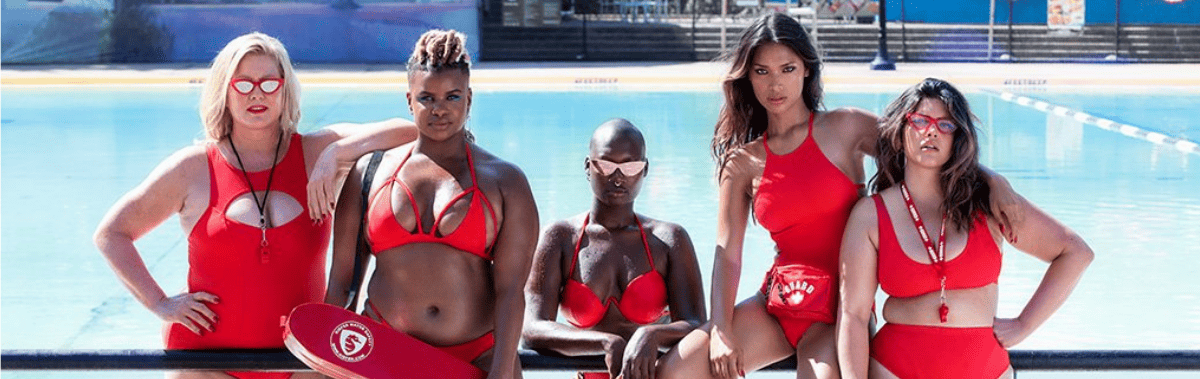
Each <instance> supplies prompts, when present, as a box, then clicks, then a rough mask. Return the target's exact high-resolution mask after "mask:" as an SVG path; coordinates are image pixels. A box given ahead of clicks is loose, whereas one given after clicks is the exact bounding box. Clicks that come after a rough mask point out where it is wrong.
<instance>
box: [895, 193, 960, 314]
mask: <svg viewBox="0 0 1200 379" xmlns="http://www.w3.org/2000/svg"><path fill="white" fill-rule="evenodd" d="M900 194H901V195H904V204H905V205H907V206H908V215H909V216H912V220H913V224H916V226H917V234H920V235H921V242H922V243H924V244H925V253H926V254H928V255H929V262H930V265H932V266H933V269H934V270H935V271H937V274H938V276H939V277H940V279H941V283H942V290H941V295H940V297H941V303H942V305H941V306H940V307H938V319H940V320H941V321H942V323H945V322H946V319H947V317H948V316H949V315H950V307H949V306H948V305H946V213H942V230H941V232H940V233H938V244H937V249H936V250H935V249H934V248H933V242H931V241H929V232H927V231H926V230H925V223H924V222H921V214H920V213H917V206H916V204H913V200H912V195H910V194H909V193H908V185H906V184H904V182H900Z"/></svg>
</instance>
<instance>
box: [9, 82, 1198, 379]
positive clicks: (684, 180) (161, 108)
mask: <svg viewBox="0 0 1200 379" xmlns="http://www.w3.org/2000/svg"><path fill="white" fill-rule="evenodd" d="M3 90H4V98H3V100H4V101H3V103H2V109H0V118H2V124H0V132H2V133H0V135H3V137H4V138H3V139H2V140H0V163H2V166H0V183H4V184H5V186H4V187H3V190H2V192H0V199H2V203H0V241H2V243H0V270H2V272H0V278H2V279H0V288H2V289H3V290H2V292H0V309H3V317H2V318H0V345H2V348H3V349H153V348H161V339H160V323H159V321H158V320H157V318H155V317H154V316H153V315H152V314H151V313H150V312H149V311H147V310H146V309H145V308H144V307H142V306H141V304H139V303H138V302H137V301H136V300H133V299H132V298H131V296H130V295H129V293H128V291H127V290H126V289H125V288H124V287H123V286H122V285H121V284H120V282H119V281H118V280H117V279H116V277H115V275H113V274H112V271H111V270H110V269H109V267H108V266H107V264H106V263H105V261H104V260H103V258H102V257H101V255H100V254H99V252H98V251H97V250H96V248H95V247H94V246H93V244H92V241H91V237H92V233H93V232H94V230H95V227H96V225H97V223H98V222H99V221H100V218H101V217H102V216H103V215H104V213H105V212H106V210H107V209H108V207H109V206H111V205H112V204H113V202H114V201H116V199H117V198H118V197H120V196H121V195H122V194H123V193H125V192H126V191H128V190H130V189H131V188H133V187H134V186H136V185H137V184H138V183H139V182H141V180H143V179H144V178H145V177H146V175H147V174H148V173H149V172H150V171H151V170H152V169H153V168H154V167H155V166H156V165H157V164H158V163H159V162H161V161H162V160H163V159H164V158H166V157H167V156H168V155H170V154H171V153H172V152H174V151H176V150H177V149H179V148H181V147H183V146H185V145H187V144H189V143H192V142H193V141H195V140H198V139H199V138H200V137H201V132H200V125H199V122H198V117H197V115H196V108H197V105H196V101H197V99H198V98H199V92H200V89H199V87H170V88H149V87H147V88H118V87H6V88H4V89H3ZM898 92H899V91H898V90H887V91H879V92H875V93H850V92H831V93H828V94H827V96H826V99H825V104H826V105H827V106H829V107H840V106H855V107H860V108H864V109H866V110H869V111H872V112H875V113H877V114H878V113H879V112H881V111H882V109H883V107H885V106H886V105H887V103H888V102H889V101H890V100H891V99H892V98H893V97H894V96H895V95H896V94H897V93H898ZM1032 96H1036V97H1039V98H1041V99H1044V100H1047V101H1049V102H1052V103H1056V104H1060V105H1064V106H1067V107H1070V108H1073V109H1078V110H1081V111H1086V112H1089V113H1090V114H1094V115H1098V116H1103V117H1108V118H1112V119H1114V120H1118V121H1120V122H1123V123H1128V124H1131V125H1136V126H1139V127H1144V128H1146V129H1148V130H1155V131H1159V132H1162V133H1164V134H1168V135H1170V136H1173V137H1177V138H1185V139H1191V140H1193V141H1195V140H1197V139H1198V137H1200V136H1197V134H1198V131H1200V121H1197V120H1196V119H1195V117H1188V115H1189V114H1194V113H1195V110H1196V109H1200V94H1196V93H1181V94H1166V95H1163V94H1157V95H1151V94H1143V93H1128V94H1126V93H1097V94H1079V93H1066V92H1063V93H1056V92H1049V93H1037V94H1035V95H1032ZM968 97H969V99H970V101H971V105H972V107H973V110H974V112H975V114H976V115H978V116H979V117H980V119H981V128H982V130H983V132H982V134H983V140H982V141H981V145H982V154H981V159H982V161H983V163H984V164H985V165H987V166H988V167H990V168H992V169H993V170H995V171H997V172H999V173H1000V174H1003V175H1004V176H1005V177H1006V178H1008V180H1009V181H1010V183H1011V184H1012V186H1013V187H1014V188H1015V189H1016V190H1017V191H1018V192H1020V193H1021V194H1022V195H1024V196H1025V197H1027V198H1028V199H1030V200H1031V201H1033V202H1034V203H1035V204H1037V205H1038V206H1039V207H1041V208H1042V209H1044V210H1046V211H1047V212H1049V213H1050V214H1051V215H1053V216H1054V217H1055V218H1057V219H1058V220H1060V221H1061V222H1063V223H1064V224H1066V225H1068V226H1069V227H1071V228H1072V229H1074V230H1075V231H1076V232H1078V233H1079V234H1080V235H1081V236H1082V237H1083V238H1084V239H1085V240H1086V241H1087V242H1088V244H1089V245H1090V246H1091V247H1092V249H1093V250H1094V251H1095V253H1096V259H1095V262H1094V263H1093V264H1092V266H1091V267H1090V268H1089V270H1088V272H1087V273H1086V274H1085V276H1084V278H1083V280H1082V281H1081V282H1080V283H1079V285H1078V287H1077V288H1076V290H1075V292H1074V293H1073V294H1072V296H1071V298H1070V299H1069V300H1068V301H1067V303H1066V304H1065V305H1064V306H1063V307H1062V308H1061V309H1060V310H1059V311H1058V312H1057V313H1056V314H1055V316H1054V317H1052V318H1051V319H1050V320H1049V321H1048V322H1047V323H1046V324H1045V325H1043V326H1042V327H1041V329H1039V330H1038V331H1037V332H1035V333H1034V334H1033V335H1032V336H1031V337H1029V338H1028V339H1027V340H1025V341H1024V342H1023V343H1022V344H1021V345H1018V346H1017V348H1018V349H1071V350H1074V349H1196V348H1200V279H1197V276H1196V274H1195V273H1196V272H1197V269H1200V260H1197V259H1196V257H1197V256H1200V244H1197V243H1196V242H1195V241H1198V240H1200V168H1198V167H1194V165H1195V163H1193V162H1195V161H1197V160H1198V159H1200V156H1197V155H1195V154H1187V153H1183V152H1180V151H1178V150H1175V149H1173V148H1171V147H1169V146H1163V145H1155V144H1154V143H1151V142H1147V141H1145V140H1138V139H1133V138H1130V137H1126V136H1124V135H1121V134H1119V133H1114V132H1110V131H1106V130H1102V129H1100V128H1097V127H1094V126H1090V125H1085V124H1081V123H1079V122H1077V121H1075V120H1073V119H1066V118H1063V117H1059V116H1055V115H1053V114H1047V113H1044V112H1040V111H1037V110H1034V109H1031V108H1027V107H1022V106H1019V105H1017V104H1014V103H1010V102H1006V101H1003V100H1001V99H999V98H998V97H997V96H996V95H993V94H991V93H989V92H983V91H968ZM720 103H721V98H720V94H719V93H718V92H717V91H685V92H632V91H604V92H599V91H567V92H498V91H482V90H481V91H476V92H475V99H474V102H473V109H472V110H471V118H470V120H469V122H468V127H469V128H471V130H472V131H473V132H474V133H475V135H476V136H477V141H478V144H479V145H481V146H482V147H483V148H485V149H487V150H489V151H490V152H492V153H494V154H496V155H498V156H500V157H503V158H505V159H507V160H509V161H511V162H513V163H516V164H517V165H518V166H520V167H521V168H522V169H523V170H524V172H525V173H526V175H527V176H528V177H529V181H530V185H531V187H532V189H533V191H534V196H535V198H536V200H537V203H538V210H539V213H540V216H541V223H542V224H543V225H545V224H548V223H549V222H551V221H553V220H556V219H561V218H565V217H568V216H571V215H574V214H578V213H580V212H583V211H585V210H587V209H588V207H589V204H590V198H591V192H590V189H589V187H588V185H587V182H586V180H585V178H584V172H583V157H584V156H585V154H586V151H587V150H586V149H587V142H588V138H589V137H590V135H591V132H592V130H593V129H594V128H595V127H596V126H597V125H599V124H600V123H601V122H603V121H605V120H606V119H609V118H612V117H623V118H627V119H629V120H631V121H632V122H633V123H634V124H635V125H637V126H638V127H640V128H641V129H642V131H643V133H644V134H645V137H646V140H647V145H648V157H649V161H650V166H649V176H648V177H647V179H646V182H645V183H644V185H643V189H642V193H641V195H640V197H639V201H638V203H637V206H636V209H637V211H638V212H639V213H642V214H646V215H649V216H651V217H655V218H660V219H664V220H669V221H673V222H676V223H679V224H681V225H683V226H684V227H685V228H686V229H687V230H688V231H689V233H690V235H691V237H692V239H693V242H694V244H695V246H696V252H697V254H698V256H699V261H700V266H701V272H702V274H703V276H704V282H705V283H706V284H705V290H706V293H707V291H708V290H709V288H708V283H710V280H709V275H710V274H711V270H712V260H713V253H712V252H713V250H714V249H713V247H714V235H715V228H716V223H715V219H716V199H717V195H716V187H715V181H714V180H713V173H714V166H713V163H712V159H711V158H710V156H709V149H708V146H709V141H710V138H711V133H712V125H713V122H714V120H715V119H716V116H717V112H718V108H719V106H720ZM303 106H304V108H303V112H304V117H303V119H302V121H301V125H300V129H301V130H302V131H311V130H314V129H315V128H318V127H319V126H320V125H326V124H329V123H333V122H342V121H350V122H365V121H372V120H379V119H383V118H388V117H395V116H405V117H408V114H407V107H406V106H405V105H404V96H403V94H402V93H401V92H399V90H398V89H381V88H343V87H308V88H306V89H305V93H304V99H303ZM867 165H868V166H871V165H873V163H871V162H870V161H868V162H867ZM873 171H874V170H873V168H871V169H869V172H873ZM178 225H179V224H178V220H177V219H176V218H172V219H169V220H168V221H167V222H165V223H164V225H162V226H160V227H159V228H157V229H155V230H154V231H152V232H151V233H149V234H148V235H146V236H144V237H143V238H142V239H140V240H139V241H138V242H137V246H138V248H139V249H140V251H141V254H142V257H143V259H144V260H145V261H146V263H147V265H148V266H149V267H150V270H151V272H152V273H153V274H154V275H155V277H156V278H157V279H158V280H159V281H160V283H161V284H162V286H163V288H164V289H166V290H167V292H169V293H170V292H173V291H179V290H182V289H183V288H184V283H185V276H186V270H187V267H186V264H187V263H186V262H187V261H186V246H187V245H186V243H185V240H184V238H185V236H184V233H183V231H182V230H181V228H180V227H179V226H178ZM773 251H774V250H773V245H772V243H771V241H770V239H769V236H768V235H767V233H766V232H765V231H763V230H762V228H761V227H760V226H757V225H754V224H751V226H750V233H749V234H748V236H747V244H746V256H745V262H744V265H743V266H744V267H743V275H742V278H743V279H742V283H741V285H740V286H739V288H738V293H739V298H744V297H746V296H749V295H750V294H752V293H753V292H754V291H755V290H756V289H757V288H758V284H759V281H760V280H761V278H762V275H763V273H764V272H765V271H766V269H767V267H768V266H769V265H770V261H771V257H772V255H773ZM1004 251H1005V260H1004V269H1003V271H1002V274H1001V278H1000V289H1001V290H1000V308H999V313H1000V317H1013V316H1015V315H1016V314H1017V313H1018V312H1020V310H1021V308H1022V307H1023V306H1024V304H1025V302H1026V301H1027V300H1028V298H1029V296H1030V294H1032V292H1033V291H1034V289H1035V288H1036V286H1037V285H1038V282H1039V280H1040V278H1041V275H1042V273H1043V272H1044V270H1045V268H1046V264H1045V263H1043V262H1041V261H1039V260H1037V259H1034V258H1032V257H1031V256H1029V255H1025V254H1022V253H1020V252H1019V251H1016V250H1014V249H1012V248H1011V246H1005V248H1004ZM881 299H882V297H881ZM9 374H13V373H9ZM20 374H21V376H26V377H29V376H27V375H34V376H33V377H40V375H49V374H46V373H37V374H36V375H35V374H34V373H20Z"/></svg>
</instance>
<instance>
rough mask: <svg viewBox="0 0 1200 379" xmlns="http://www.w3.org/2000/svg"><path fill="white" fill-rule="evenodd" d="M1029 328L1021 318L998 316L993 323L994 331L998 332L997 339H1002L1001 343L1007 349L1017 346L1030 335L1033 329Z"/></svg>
mask: <svg viewBox="0 0 1200 379" xmlns="http://www.w3.org/2000/svg"><path fill="white" fill-rule="evenodd" d="M1026 329H1028V328H1027V327H1026V325H1025V323H1024V322H1022V321H1021V319H1020V318H997V319H996V321H995V322H993V323H992V333H995V334H996V340H997V341H1000V345H1002V346H1004V348H1005V349H1008V348H1011V347H1013V346H1016V344H1018V343H1021V341H1024V340H1025V337H1029V334H1030V332H1032V331H1031V330H1026Z"/></svg>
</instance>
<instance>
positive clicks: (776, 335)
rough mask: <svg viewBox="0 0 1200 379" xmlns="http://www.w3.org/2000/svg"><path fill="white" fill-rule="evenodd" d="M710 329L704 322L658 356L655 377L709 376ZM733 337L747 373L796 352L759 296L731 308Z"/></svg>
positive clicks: (710, 375) (710, 325) (710, 326)
mask: <svg viewBox="0 0 1200 379" xmlns="http://www.w3.org/2000/svg"><path fill="white" fill-rule="evenodd" d="M710 330H712V324H711V323H709V324H705V325H704V326H703V327H701V328H699V329H696V330H695V331H693V332H691V333H690V334H688V335H687V337H684V338H683V339H682V340H680V341H679V344H677V345H675V347H674V348H672V349H671V351H669V352H667V354H666V355H664V356H663V357H662V358H659V361H660V362H661V363H660V364H659V365H658V377H660V378H711V377H712V374H711V373H710V372H709V363H708V338H709V331H710ZM733 338H734V340H735V341H737V344H738V347H739V348H740V349H741V352H742V362H743V364H744V365H745V367H746V372H750V371H754V370H758V369H760V368H763V367H766V366H767V365H769V364H772V363H775V362H778V361H780V360H782V359H784V358H787V356H788V355H791V354H793V353H794V352H795V350H793V349H792V345H791V343H789V342H788V341H787V339H786V338H784V336H783V329H782V328H780V327H779V322H778V321H776V320H775V318H774V317H771V315H770V314H767V308H766V303H765V302H764V301H763V299H762V296H760V295H755V296H752V297H750V298H749V299H746V300H743V301H742V303H741V304H738V306H737V307H736V308H734V310H733ZM835 370H836V368H835Z"/></svg>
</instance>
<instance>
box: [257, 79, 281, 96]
mask: <svg viewBox="0 0 1200 379" xmlns="http://www.w3.org/2000/svg"><path fill="white" fill-rule="evenodd" d="M280 82H281V81H280V80H279V79H267V80H264V81H263V82H262V83H259V84H258V88H262V90H263V92H264V93H275V91H278V90H279V87H280V86H281V83H280Z"/></svg>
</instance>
